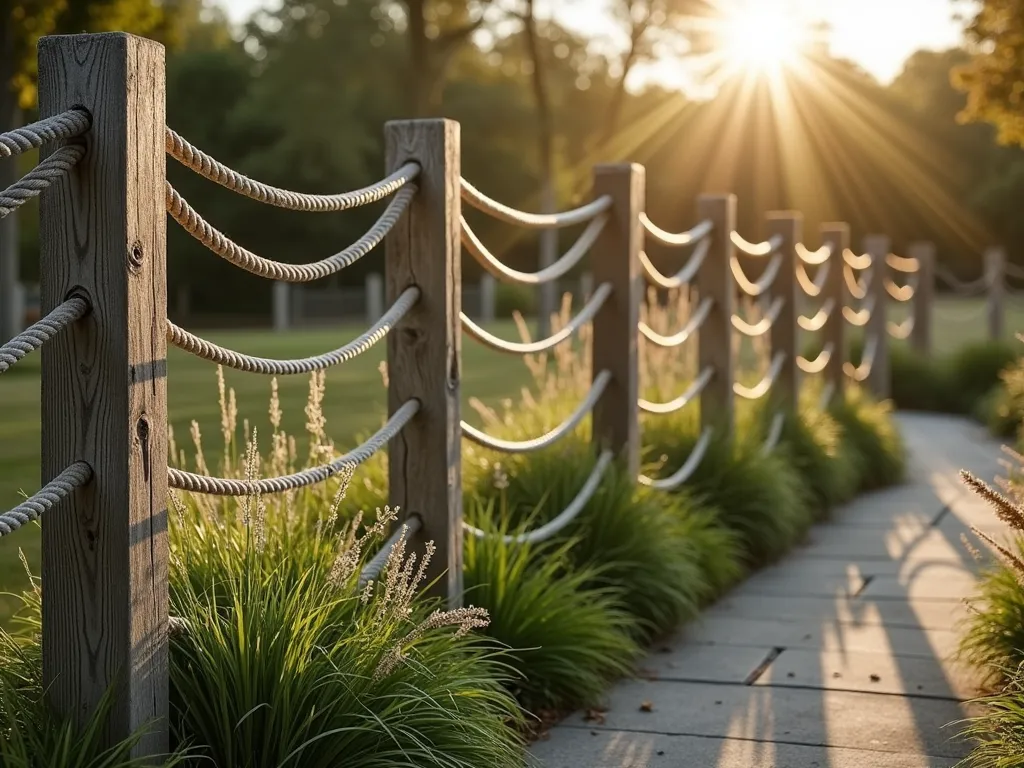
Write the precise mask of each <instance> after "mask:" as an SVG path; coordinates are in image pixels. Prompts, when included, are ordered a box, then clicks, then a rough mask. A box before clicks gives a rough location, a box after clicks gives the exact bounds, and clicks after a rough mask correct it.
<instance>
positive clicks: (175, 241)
mask: <svg viewBox="0 0 1024 768" xmlns="http://www.w3.org/2000/svg"><path fill="white" fill-rule="evenodd" d="M39 1H40V2H41V1H42V0H39ZM69 2H73V0H69ZM111 2H112V5H111V6H110V8H111V12H113V9H114V8H115V6H118V5H121V4H122V3H125V4H126V5H125V8H127V7H128V6H130V5H131V3H129V2H128V0H111ZM137 2H139V3H141V2H142V0H137ZM517 2H518V0H494V1H493V2H490V1H488V2H475V1H473V0H466V2H454V0H452V2H443V1H442V0H421V1H420V2H397V0H344V1H343V2H339V0H284V2H282V3H281V4H280V7H279V8H277V9H276V10H272V11H261V12H259V13H257V14H256V15H255V16H254V17H253V18H252V20H251V21H250V22H249V23H248V24H247V25H246V27H245V29H244V30H243V32H242V33H241V34H238V33H237V31H232V30H231V29H229V27H228V25H227V23H226V21H225V19H224V18H223V17H222V16H219V15H217V14H211V13H208V12H206V13H200V7H201V6H200V4H199V0H177V2H175V3H174V4H173V6H172V5H171V4H168V3H167V2H165V3H163V4H162V5H161V13H162V16H161V18H160V19H158V20H157V21H154V22H147V23H153V24H155V25H156V26H154V27H152V32H151V34H153V35H154V36H160V37H161V38H162V39H166V40H169V41H171V42H172V43H173V45H172V47H171V48H170V49H169V51H168V57H167V82H168V85H167V114H168V121H169V123H170V125H171V126H172V127H173V128H175V130H177V131H178V132H179V133H181V134H182V135H183V136H185V137H186V138H188V139H189V140H191V141H192V142H193V143H195V144H196V145H197V146H199V147H200V148H202V149H204V150H206V151H207V152H209V153H211V154H212V155H213V156H215V157H217V158H218V159H220V160H223V161H224V162H226V163H228V164H229V165H231V166H233V167H235V168H237V169H238V170H239V171H241V172H243V173H246V174H248V175H251V176H253V177H256V178H259V179H260V180H263V181H266V182H269V183H272V184H276V185H279V186H284V187H288V188H292V189H298V190H302V191H310V192H339V191H343V190H346V189H352V188H356V187H359V186H362V185H364V184H367V183H370V182H372V181H374V180H376V179H378V178H380V177H381V175H382V174H383V171H384V157H383V124H384V123H385V122H386V121H387V120H390V119H395V118H406V117H414V116H422V115H444V116H446V117H450V118H453V119H456V120H458V121H459V122H460V123H461V124H462V153H463V155H462V169H463V173H464V175H465V176H466V177H467V178H468V179H470V180H471V181H472V182H473V183H474V184H475V185H477V186H478V187H479V188H480V189H482V190H483V191H484V192H485V193H487V194H490V195H493V196H495V197H497V198H499V199H501V200H502V201H505V202H508V203H509V204H511V205H515V206H518V207H521V208H525V209H538V208H540V207H541V202H542V201H541V192H542V189H543V186H544V185H543V182H544V180H545V173H546V170H545V164H544V159H543V157H542V156H541V153H540V152H539V149H538V118H537V107H536V99H535V94H534V91H533V89H534V80H533V74H534V69H533V67H534V61H535V59H536V60H540V61H542V62H543V64H544V67H545V72H544V75H545V78H544V79H545V86H546V97H547V102H548V109H549V110H550V113H551V121H550V125H551V126H552V135H551V137H550V138H551V146H552V149H553V154H554V157H555V162H554V164H553V170H554V188H555V196H556V198H557V204H558V207H566V206H570V205H573V204H576V203H579V202H582V201H583V200H585V199H586V197H587V196H588V194H589V187H590V180H591V174H592V169H593V166H594V165H595V164H596V163H598V162H621V161H624V160H631V161H635V162H638V163H642V164H644V165H646V167H647V177H648V195H647V197H648V210H649V212H650V215H651V217H652V218H653V219H654V220H655V221H657V222H658V223H659V224H661V225H662V226H664V227H666V228H669V229H673V228H677V229H682V228H686V227H689V226H691V225H692V224H693V223H694V217H695V213H696V210H695V206H696V202H695V198H696V197H697V196H698V195H699V194H701V193H703V192H724V191H731V192H735V193H736V194H737V195H738V197H739V202H740V207H739V212H740V228H741V231H742V232H743V233H744V234H745V235H746V236H749V237H752V238H756V237H760V236H761V235H762V234H763V229H762V228H763V226H764V214H765V212H766V211H768V210H779V209H799V210H801V211H803V212H804V214H805V237H806V240H807V242H808V244H810V245H812V246H813V245H815V244H816V242H817V236H816V234H815V233H816V230H817V227H818V226H819V224H821V223H823V222H826V221H835V220H845V221H848V222H850V224H851V227H852V230H853V232H854V241H855V243H858V244H859V241H860V238H861V237H862V236H863V235H864V234H867V233H870V232H878V231H882V232H886V233H887V234H889V235H890V236H891V237H892V238H893V241H894V248H895V250H897V252H900V251H902V250H904V249H905V247H906V245H907V244H908V243H909V242H910V241H912V240H917V239H929V240H933V241H935V242H936V243H937V244H938V246H939V254H940V258H941V259H942V260H943V261H944V262H945V263H946V264H947V266H951V267H952V268H954V269H955V270H957V271H958V272H960V273H961V274H962V275H963V276H964V277H970V278H973V277H975V276H976V275H977V274H978V273H979V272H980V258H981V257H980V254H981V251H982V250H983V249H984V247H985V246H987V245H990V244H992V243H994V242H1000V241H1001V242H1003V243H1004V244H1005V245H1007V246H1008V247H1009V248H1010V252H1011V253H1012V252H1013V247H1014V246H1015V245H1017V246H1024V221H1021V220H1020V217H1019V216H1018V215H1017V214H1016V212H1015V210H1014V209H1013V199H1014V196H1019V195H1018V190H1019V191H1020V193H1021V194H1024V152H1022V151H1021V150H1020V149H1018V148H1016V147H999V146H997V145H996V143H995V141H994V134H995V130H994V129H993V128H991V127H990V126H988V125H984V124H978V125H962V124H958V123H957V120H956V115H957V114H958V113H959V112H960V111H961V110H962V109H963V108H964V103H965V101H966V97H965V96H964V95H963V94H962V93H959V92H958V91H957V90H956V89H955V88H954V87H953V85H952V84H951V82H950V70H951V69H954V68H956V67H963V66H970V65H971V62H972V61H974V59H972V57H971V55H969V54H968V53H965V52H964V51H959V50H955V51H948V52H920V53H918V54H916V55H914V56H913V57H911V58H910V59H909V60H908V62H907V64H906V66H905V68H904V71H903V73H902V74H901V75H900V76H899V77H898V78H897V79H896V80H895V82H893V83H892V84H891V85H888V86H883V85H881V84H879V83H878V82H876V81H875V80H874V79H872V78H871V77H870V76H868V75H867V74H865V73H864V72H863V70H861V69H860V68H859V67H857V66H856V65H854V64H852V63H851V62H848V61H843V60H838V59H836V58H833V57H831V56H829V55H828V53H827V51H825V50H824V49H823V50H819V51H816V52H814V53H813V55H809V56H808V59H807V61H806V62H804V64H803V65H802V66H801V67H799V68H798V69H794V70H793V71H792V72H789V73H787V75H786V77H785V83H784V85H783V88H782V91H781V93H780V92H779V91H778V87H779V86H778V84H774V85H773V84H772V82H771V81H769V80H765V79H761V80H758V79H756V78H755V79H750V78H737V79H735V80H732V81H728V82H725V83H724V84H723V85H722V87H721V89H720V92H719V93H718V95H717V96H716V97H715V98H713V99H711V100H706V101H695V100H692V99H689V98H687V96H686V95H685V94H683V93H680V92H677V91H668V90H664V89H662V88H660V87H657V86H655V85H653V84H647V85H644V86H643V87H630V88H623V87H622V82H623V72H624V70H625V69H627V67H625V62H624V60H623V58H621V57H622V56H625V55H626V54H625V53H623V52H622V51H621V50H620V51H619V53H618V54H616V53H614V52H610V51H609V50H608V48H607V46H606V45H603V44H600V41H595V40H593V39H589V38H587V37H585V36H582V35H580V34H579V33H577V32H574V31H571V30H569V29H566V28H564V27H562V26H560V25H559V24H558V23H556V21H554V20H552V19H550V18H547V17H544V18H539V19H537V24H536V30H535V31H536V36H535V44H536V56H534V55H531V51H530V48H529V46H528V45H527V40H526V39H525V37H524V29H523V25H522V23H521V21H520V22H516V21H515V20H514V19H513V20H512V21H510V17H509V16H508V14H507V11H508V9H509V8H510V7H512V6H513V5H515V4H516V3H517ZM1022 2H1024V0H1022ZM612 3H617V4H619V6H618V7H619V8H620V12H621V13H622V14H625V13H626V12H627V11H628V13H629V16H628V20H627V17H626V16H625V15H620V16H619V17H618V18H619V23H620V25H622V26H621V28H622V30H623V32H624V33H628V32H627V31H628V30H629V29H631V28H632V27H631V25H633V24H634V23H635V24H638V25H639V26H641V27H642V26H643V24H644V23H645V22H644V19H645V18H646V16H647V15H649V14H650V15H653V17H654V18H653V19H652V20H651V21H650V23H652V24H653V23H655V22H657V23H658V24H659V25H660V26H659V28H658V30H656V31H650V30H649V28H645V29H647V31H645V33H644V34H645V35H649V36H650V37H644V38H643V41H642V43H641V44H638V46H637V52H636V53H635V55H636V56H646V55H653V54H651V51H652V49H651V47H650V46H651V45H654V44H656V43H657V41H658V39H660V38H661V37H662V36H664V35H668V34H670V33H671V29H672V24H682V25H683V26H684V27H685V23H686V22H685V19H683V16H685V14H684V12H683V9H689V10H687V11H686V12H687V13H689V12H694V11H693V9H694V8H695V7H696V4H694V3H687V2H681V3H679V4H675V5H672V8H673V9H675V12H676V13H677V14H678V15H677V16H672V15H671V14H669V13H668V10H667V9H668V6H669V4H668V3H667V2H666V3H662V2H660V0H659V2H654V1H653V0H644V2H642V3H640V2H636V1H635V0H608V4H609V5H610V4H612ZM641 6H642V7H641ZM631 8H632V9H633V10H629V9H631ZM637 8H639V10H637ZM121 12H125V13H127V12H128V11H127V10H125V9H124V8H122V11H121ZM416 12H419V13H421V14H422V19H423V20H424V25H423V27H422V29H421V33H422V35H423V36H424V38H425V40H426V43H424V42H423V41H422V40H421V41H419V42H415V41H414V40H413V38H412V35H413V34H414V33H415V29H414V28H415V27H416V24H411V23H410V19H411V16H410V14H415V13H416ZM697 12H699V11H697ZM633 14H636V16H635V17H634V16H633ZM662 14H664V16H663V15H662ZM634 19H636V20H635V21H634ZM670 19H674V21H672V22H671V24H670V23H669V20H670ZM684 31H685V30H684ZM681 45H683V46H684V48H685V45H686V43H685V42H683V43H681ZM424 46H425V48H424ZM424 50H426V51H427V52H426V53H425V54H424ZM420 55H426V56H427V57H430V58H432V62H433V63H431V64H430V65H429V67H427V69H424V70H423V72H424V73H425V74H424V77H425V78H426V80H429V81H430V82H431V83H433V85H432V86H431V87H430V89H429V90H430V91H431V95H430V98H428V99H422V100H420V99H419V98H414V94H413V93H411V91H410V79H409V74H410V67H413V69H415V68H416V67H417V65H416V64H415V62H416V61H417V59H416V56H420ZM428 69H429V71H428ZM616 99H618V100H619V101H620V103H619V104H618V105H616V104H615V102H616ZM612 113H615V118H614V123H615V128H614V130H611V131H609V130H608V127H607V126H608V123H609V120H610V119H611V115H612ZM606 134H607V138H606ZM168 174H169V178H170V180H171V182H172V183H173V184H174V185H175V187H176V188H177V189H178V190H179V191H180V192H181V193H182V195H183V196H184V197H185V198H186V199H187V200H188V201H189V202H190V203H192V204H193V205H194V206H195V208H196V209H197V210H198V211H199V212H200V213H201V214H202V215H203V216H204V217H205V218H207V219H208V220H209V221H210V222H211V223H212V224H213V225H214V226H216V227H218V228H219V229H221V230H222V231H223V232H225V234H227V235H228V236H229V237H232V238H234V239H236V240H237V241H238V242H240V243H241V244H242V245H246V246H248V247H251V248H253V249H255V250H257V251H258V252H259V253H260V254H261V255H265V256H268V257H271V258H276V259H281V260H285V261H293V262H299V261H302V262H307V261H312V260H315V259H319V258H323V257H324V256H326V255H328V254H330V253H335V252H337V251H339V250H341V249H342V248H343V247H345V246H346V245H347V244H349V243H351V242H352V241H353V240H355V239H356V238H357V237H359V236H360V235H361V234H362V233H363V232H365V231H366V229H367V228H368V227H369V226H370V224H371V223H372V222H373V221H374V219H375V218H376V216H377V215H378V214H379V212H380V211H381V210H382V206H381V205H375V206H369V207H367V208H364V209H357V210H354V211H348V212H345V213H342V214H330V215H327V214H319V215H313V214H301V213H295V212H289V211H283V210H278V209H270V208H267V207H263V206H258V205H257V204H255V203H253V202H252V201H249V200H245V199H241V198H239V197H238V196H236V195H233V194H231V193H229V192H227V191H226V190H224V189H223V188H221V187H219V186H218V185H216V184H213V183H210V182H208V181H206V180H204V179H202V178H199V177H197V176H196V175H195V174H192V173H190V172H188V171H186V170H185V169H183V168H181V167H179V166H178V165H177V164H176V163H174V162H173V161H169V167H168ZM466 215H467V217H468V218H469V220H470V222H471V224H472V225H473V226H474V229H476V230H477V231H478V233H479V234H480V235H481V236H482V237H483V238H484V239H485V240H486V241H487V242H488V244H489V245H490V246H491V247H492V248H493V249H494V250H495V251H496V252H497V253H498V254H499V255H500V256H501V257H502V258H503V259H506V260H507V261H509V262H510V263H511V264H513V265H514V266H517V267H519V268H524V269H532V268H536V265H537V261H538V239H537V236H536V233H528V232H527V233H523V232H519V231H517V230H515V228H512V227H509V226H507V225H504V224H500V223H494V222H491V221H488V220H486V219H485V218H483V217H480V216H477V215H476V212H475V211H466ZM26 218H28V217H26ZM168 232H169V268H168V269H169V277H170V281H171V285H170V292H169V296H170V300H171V304H172V307H173V306H174V304H175V303H176V299H175V297H176V295H177V292H178V291H179V289H181V288H183V287H184V286H188V288H189V293H190V309H191V311H192V312H193V313H199V314H203V315H207V316H208V315H211V314H216V315H219V316H221V317H223V316H227V315H229V314H230V315H234V316H236V317H239V318H241V317H243V316H251V317H253V318H264V319H265V318H266V317H267V313H268V309H269V305H270V287H269V285H268V284H267V283H266V282H265V281H262V280H258V279H255V278H253V277H251V276H249V275H246V274H244V273H240V272H239V271H238V270H234V269H231V268H229V267H227V266H226V265H225V264H224V263H223V262H221V261H220V260H219V259H217V258H215V257H213V256H212V255H211V254H209V253H208V252H207V251H205V249H204V248H203V247H202V246H201V245H200V244H199V243H197V242H195V241H194V240H193V239H192V238H191V237H189V236H188V235H187V234H185V233H184V232H182V231H181V230H180V228H178V227H175V226H173V225H172V226H170V227H169V228H168ZM575 234H576V231H567V232H563V233H561V236H562V237H563V240H562V243H561V246H562V248H564V247H566V246H567V245H568V243H569V242H570V241H571V238H572V237H573V236H574V235H575ZM35 236H36V233H35V231H34V228H32V227H29V226H26V227H24V230H23V233H22V238H23V241H24V242H25V245H26V247H25V248H24V249H23V251H24V254H25V256H24V261H23V272H24V274H25V275H26V276H27V277H29V278H31V276H32V275H34V274H36V266H35V262H36V259H35V258H34V257H33V256H32V254H33V253H34V250H35V249H34V248H33V247H31V246H32V243H31V241H32V239H33V238H34V237H35ZM652 257H654V258H657V259H659V260H660V263H663V264H665V265H666V267H668V266H671V259H673V258H676V257H675V256H673V255H672V254H668V253H664V254H662V253H658V254H655V255H653V256H652ZM678 257H679V258H684V257H685V254H680V255H679V256H678ZM379 269H380V261H379V259H377V258H375V257H374V256H373V255H371V256H369V257H367V258H365V259H362V260H360V261H359V262H357V263H356V264H355V265H353V266H352V267H351V268H350V269H347V270H345V271H344V272H343V273H342V274H340V275H338V276H337V277H336V278H334V279H333V284H334V285H338V284H360V283H361V282H362V281H363V279H364V278H365V276H366V274H367V272H368V271H370V270H379ZM463 271H464V275H465V277H466V279H467V280H475V279H476V278H477V277H478V275H479V270H478V268H477V266H476V265H475V264H474V263H473V262H472V261H466V263H465V264H464V268H463ZM264 321H265V320H264Z"/></svg>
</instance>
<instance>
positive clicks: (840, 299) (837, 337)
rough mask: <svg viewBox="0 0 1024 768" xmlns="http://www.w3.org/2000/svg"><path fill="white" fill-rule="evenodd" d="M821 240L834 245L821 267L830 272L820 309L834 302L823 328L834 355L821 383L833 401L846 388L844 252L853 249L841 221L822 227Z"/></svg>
mask: <svg viewBox="0 0 1024 768" xmlns="http://www.w3.org/2000/svg"><path fill="white" fill-rule="evenodd" d="M821 241H822V243H824V244H825V245H830V246H832V253H831V255H830V256H829V257H828V261H827V262H825V264H824V265H822V266H821V267H819V269H828V274H827V275H826V276H825V283H824V286H823V287H822V291H821V302H820V306H822V307H824V305H825V304H826V303H828V302H829V301H831V302H832V313H831V314H830V315H829V316H828V319H827V320H825V326H824V327H823V328H822V329H821V343H822V347H823V348H824V347H825V346H827V345H829V344H831V345H832V356H831V357H830V358H829V360H828V363H826V364H825V370H824V371H822V380H823V381H824V383H825V386H826V387H829V388H830V389H831V390H832V394H831V397H832V398H835V397H840V398H841V397H842V394H843V391H844V389H845V388H846V374H845V373H844V372H843V364H844V363H845V362H846V319H845V318H844V317H843V303H844V301H845V297H846V292H845V290H844V289H845V285H846V284H845V282H844V280H843V265H844V263H845V257H844V256H843V253H844V252H845V251H846V250H848V249H849V247H850V225H849V224H847V223H845V222H841V221H840V222H830V223H828V224H822V225H821Z"/></svg>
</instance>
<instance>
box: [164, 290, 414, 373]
mask: <svg viewBox="0 0 1024 768" xmlns="http://www.w3.org/2000/svg"><path fill="white" fill-rule="evenodd" d="M419 297H420V289H419V288H417V287H415V286H412V287H409V288H406V289H405V292H404V293H402V295H401V296H399V297H398V301H396V302H395V303H394V306H392V307H391V308H390V309H389V310H388V311H387V312H385V313H384V314H383V315H382V316H381V318H380V320H378V321H377V322H376V323H374V324H373V325H372V326H370V328H369V329H367V330H366V331H364V332H363V333H362V334H361V335H360V336H358V337H357V338H355V339H353V340H352V341H350V342H349V343H348V344H345V345H344V346H342V347H338V348H337V349H333V350H331V351H330V352H325V353H323V354H321V355H314V356H313V357H303V358H298V359H295V360H273V359H270V358H266V357H256V356H254V355H246V354H244V353H242V352H236V351H235V350H233V349H226V348H225V347H221V346H218V345H217V344H214V343H213V342H211V341H207V340H206V339H203V338H201V337H199V336H196V335H194V334H192V333H189V332H188V331H186V330H185V329H183V328H180V327H178V326H177V325H175V324H174V323H172V322H171V321H170V320H168V321H167V341H168V342H169V343H171V344H173V345H174V346H176V347H178V349H182V350H184V351H185V352H188V353H189V354H192V355H195V356H196V357H200V358H202V359H203V360H209V361H210V362H211V363H217V364H218V365H224V366H227V367H228V368H234V369H235V370H236V371H245V372H246V373H262V374H266V375H268V376H292V375H295V374H300V373H311V372H312V371H322V370H324V369H326V368H330V367H331V366H334V365H339V364H340V363H347V362H348V361H349V360H352V359H353V358H355V357H357V356H359V355H361V354H363V353H364V352H366V351H367V350H369V349H370V348H371V347H373V346H374V345H375V344H376V343H377V342H379V341H380V340H381V339H383V338H384V337H385V336H387V335H388V333H389V332H390V331H391V329H393V328H394V327H395V325H396V324H397V323H398V322H399V321H401V319H402V318H403V317H405V315H406V313H407V312H408V311H409V310H410V309H411V308H412V306H413V305H414V304H415V303H416V302H417V300H418V299H419Z"/></svg>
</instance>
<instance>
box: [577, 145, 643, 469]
mask: <svg viewBox="0 0 1024 768" xmlns="http://www.w3.org/2000/svg"><path fill="white" fill-rule="evenodd" d="M645 189H646V180H645V173H644V167H643V166H642V165H635V164H632V163H625V164H620V165H599V166H597V167H596V168H595V169H594V199H597V198H599V197H603V196H604V195H610V196H611V198H612V201H613V202H612V209H611V212H610V217H611V218H610V219H609V221H608V224H607V225H606V226H605V228H604V230H603V231H602V232H601V235H600V236H599V237H598V239H597V242H596V243H594V247H593V250H592V251H591V260H590V263H591V268H592V270H593V274H594V283H595V285H598V286H600V285H602V284H604V283H610V284H611V287H612V293H611V296H609V297H608V300H607V301H606V302H605V303H604V305H603V306H602V307H601V309H600V310H599V311H598V312H597V314H596V315H595V317H594V325H593V333H594V336H593V350H594V351H593V363H592V369H591V370H592V376H593V377H594V378H596V377H597V376H598V374H600V372H601V371H605V370H607V371H610V372H611V375H612V378H611V381H610V382H609V383H608V386H607V388H606V389H605V391H604V395H602V396H601V398H600V399H599V400H598V401H597V404H596V406H595V407H594V415H593V440H594V442H595V443H596V444H597V445H598V446H599V448H608V449H611V450H613V451H614V452H615V454H616V456H618V458H619V460H620V461H621V462H622V463H623V465H624V466H625V468H626V471H627V472H628V473H629V476H630V477H636V476H637V474H639V472H640V422H639V417H640V406H639V397H640V385H639V369H638V360H637V350H638V348H639V338H638V337H639V331H638V330H637V328H638V326H639V323H640V299H641V294H642V291H643V283H642V276H641V273H640V250H641V248H642V247H643V228H642V225H641V224H640V213H641V212H642V211H643V209H644V196H645Z"/></svg>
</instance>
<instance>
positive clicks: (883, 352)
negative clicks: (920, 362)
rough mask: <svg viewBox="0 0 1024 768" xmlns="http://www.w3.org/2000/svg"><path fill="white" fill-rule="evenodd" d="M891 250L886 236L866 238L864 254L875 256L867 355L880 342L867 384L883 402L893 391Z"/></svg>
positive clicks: (870, 295)
mask: <svg viewBox="0 0 1024 768" xmlns="http://www.w3.org/2000/svg"><path fill="white" fill-rule="evenodd" d="M891 247H892V244H891V241H890V240H889V238H888V236H886V235H868V236H867V237H865V238H864V250H865V251H866V252H867V253H868V255H870V256H871V283H870V285H869V286H868V291H867V293H868V295H867V297H866V298H865V301H866V302H867V303H868V304H869V306H870V307H871V318H870V319H869V320H868V324H867V325H866V326H865V327H864V354H865V355H867V354H868V352H869V349H870V346H869V345H870V344H871V343H872V342H871V339H875V340H876V341H875V342H874V344H875V347H874V353H875V357H874V362H873V363H872V365H871V371H870V372H869V373H868V378H867V382H866V383H867V388H868V391H870V392H871V393H872V394H874V395H875V397H877V398H878V399H880V400H882V399H885V398H887V397H889V393H890V389H891V382H890V381H889V319H888V318H889V313H888V308H889V292H888V291H887V290H886V289H885V280H886V278H887V277H888V276H889V265H888V263H887V261H886V259H887V257H888V256H889V251H890V250H891ZM872 297H874V298H872Z"/></svg>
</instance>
